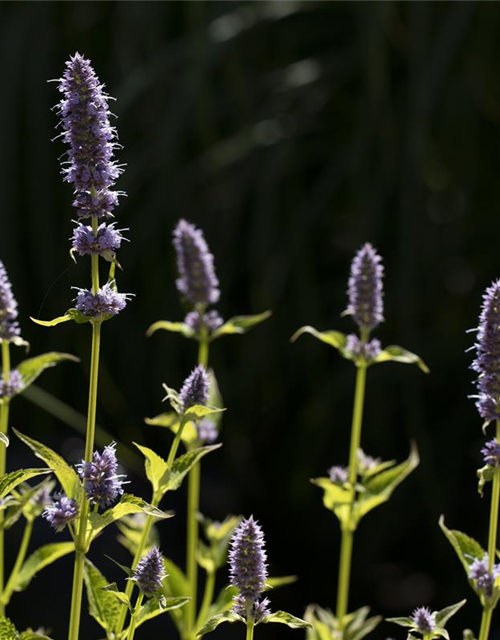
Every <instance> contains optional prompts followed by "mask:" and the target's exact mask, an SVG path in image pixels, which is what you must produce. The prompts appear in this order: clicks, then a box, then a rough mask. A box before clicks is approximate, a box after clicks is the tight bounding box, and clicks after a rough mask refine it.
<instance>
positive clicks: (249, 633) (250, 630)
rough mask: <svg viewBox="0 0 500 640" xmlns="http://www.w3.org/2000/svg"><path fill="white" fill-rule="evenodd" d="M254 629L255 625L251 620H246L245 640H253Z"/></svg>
mask: <svg viewBox="0 0 500 640" xmlns="http://www.w3.org/2000/svg"><path fill="white" fill-rule="evenodd" d="M254 628H255V623H254V621H253V619H252V618H250V617H249V618H248V619H247V638H246V640H253V630H254Z"/></svg>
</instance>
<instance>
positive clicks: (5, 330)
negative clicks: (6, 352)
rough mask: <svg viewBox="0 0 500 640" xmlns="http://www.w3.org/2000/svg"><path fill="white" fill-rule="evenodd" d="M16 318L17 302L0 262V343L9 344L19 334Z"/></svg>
mask: <svg viewBox="0 0 500 640" xmlns="http://www.w3.org/2000/svg"><path fill="white" fill-rule="evenodd" d="M17 316H18V311H17V301H16V299H15V298H14V295H13V293H12V285H11V284H10V280H9V277H8V276H7V271H6V270H5V267H4V265H3V262H2V261H1V260H0V342H1V341H3V340H5V341H7V342H9V341H10V340H12V339H13V338H17V337H19V335H20V334H21V329H20V328H19V323H18V321H17Z"/></svg>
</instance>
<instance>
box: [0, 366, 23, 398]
mask: <svg viewBox="0 0 500 640" xmlns="http://www.w3.org/2000/svg"><path fill="white" fill-rule="evenodd" d="M23 386H24V381H23V376H22V375H21V374H20V373H19V371H18V370H17V369H12V370H11V371H10V374H9V379H8V380H5V378H4V375H3V374H2V375H1V376H0V399H1V398H11V397H12V396H13V395H15V394H16V393H19V392H20V391H21V390H22V388H23Z"/></svg>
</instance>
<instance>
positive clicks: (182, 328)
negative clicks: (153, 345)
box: [146, 320, 196, 338]
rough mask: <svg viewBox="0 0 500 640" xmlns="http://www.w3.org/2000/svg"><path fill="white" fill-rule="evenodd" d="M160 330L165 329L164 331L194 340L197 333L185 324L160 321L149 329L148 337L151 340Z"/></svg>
mask: <svg viewBox="0 0 500 640" xmlns="http://www.w3.org/2000/svg"><path fill="white" fill-rule="evenodd" d="M159 329H163V330H164V331H170V332H173V333H180V334H181V335H183V336H184V337H185V338H194V337H195V335H196V334H195V332H194V331H193V330H192V329H191V327H190V326H189V325H187V324H186V323H185V322H169V321H168V320H158V321H157V322H154V323H153V324H152V325H151V326H150V327H149V329H148V330H147V331H146V336H147V337H148V338H149V337H151V336H152V335H153V333H155V331H158V330H159Z"/></svg>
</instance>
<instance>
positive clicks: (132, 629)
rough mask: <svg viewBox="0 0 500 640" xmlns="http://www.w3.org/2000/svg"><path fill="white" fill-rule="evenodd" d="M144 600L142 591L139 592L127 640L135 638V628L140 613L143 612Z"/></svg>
mask: <svg viewBox="0 0 500 640" xmlns="http://www.w3.org/2000/svg"><path fill="white" fill-rule="evenodd" d="M143 598H144V594H143V593H142V591H139V595H138V596H137V601H136V603H135V607H134V613H133V614H132V616H131V618H130V627H129V629H128V635H127V640H134V636H135V627H136V624H137V618H138V617H139V613H140V611H141V605H142V599H143Z"/></svg>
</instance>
